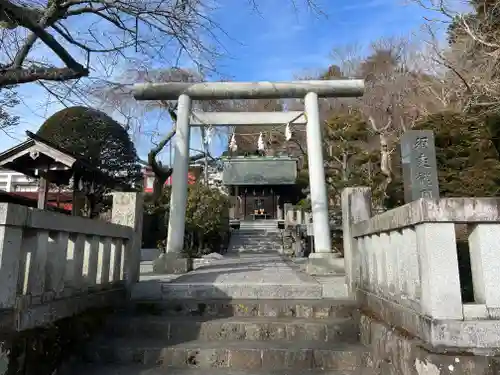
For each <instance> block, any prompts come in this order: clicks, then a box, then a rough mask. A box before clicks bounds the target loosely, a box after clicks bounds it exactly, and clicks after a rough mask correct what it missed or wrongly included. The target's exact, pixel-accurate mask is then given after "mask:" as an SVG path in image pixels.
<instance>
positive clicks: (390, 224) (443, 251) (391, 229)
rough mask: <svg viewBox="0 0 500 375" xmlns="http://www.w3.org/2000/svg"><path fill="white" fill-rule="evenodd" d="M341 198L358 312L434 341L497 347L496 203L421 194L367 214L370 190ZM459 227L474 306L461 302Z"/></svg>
mask: <svg viewBox="0 0 500 375" xmlns="http://www.w3.org/2000/svg"><path fill="white" fill-rule="evenodd" d="M342 198H343V210H344V211H345V212H343V216H344V217H343V221H344V255H345V263H346V270H347V273H348V283H349V284H350V285H349V286H350V290H351V293H352V295H354V296H355V297H356V298H357V299H358V300H359V302H360V304H361V306H362V308H363V309H366V310H370V311H373V312H375V313H376V315H379V317H380V318H382V319H383V320H384V321H386V322H387V323H389V324H390V325H393V326H397V327H401V328H403V329H404V330H406V331H407V332H410V333H411V334H414V335H416V336H418V337H420V338H422V339H424V340H425V341H428V342H430V343H431V344H433V345H446V346H454V347H467V348H477V347H482V348H490V347H499V346H500V331H499V330H498V329H494V326H498V323H500V321H498V320H497V319H499V317H500V288H499V287H498V285H499V284H500V273H499V272H498V270H499V269H500V200H498V199H494V198H444V199H437V200H432V199H419V200H417V201H414V202H411V203H409V204H406V205H404V206H401V207H398V208H395V209H392V210H390V211H386V212H384V213H381V214H379V215H376V216H373V217H370V216H371V215H370V203H371V202H370V193H369V189H368V188H348V189H346V190H345V191H344V192H343V197H342ZM456 224H466V225H467V226H468V230H467V231H466V237H467V236H468V238H467V239H466V240H467V241H468V247H469V252H470V271H471V274H472V284H473V289H474V302H473V303H463V301H462V293H461V280H460V275H459V257H458V255H457V254H458V250H457V233H456V228H457V226H456ZM462 282H464V280H462Z"/></svg>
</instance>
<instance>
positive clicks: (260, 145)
mask: <svg viewBox="0 0 500 375" xmlns="http://www.w3.org/2000/svg"><path fill="white" fill-rule="evenodd" d="M257 148H258V149H259V151H264V148H265V147H264V138H263V136H262V133H260V135H259V140H258V141H257Z"/></svg>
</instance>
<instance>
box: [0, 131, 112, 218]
mask: <svg viewBox="0 0 500 375" xmlns="http://www.w3.org/2000/svg"><path fill="white" fill-rule="evenodd" d="M26 134H27V136H28V140H26V141H24V142H22V143H20V144H18V145H17V146H14V147H12V148H10V149H8V150H6V151H4V152H2V153H0V168H4V169H9V170H12V171H16V172H20V173H22V174H24V175H26V176H28V177H32V178H35V179H38V181H39V185H38V186H39V188H38V194H37V195H38V196H37V202H38V203H37V207H38V208H40V209H46V208H47V203H48V194H49V185H50V184H54V185H56V186H64V187H70V189H71V192H72V194H73V199H72V203H73V205H72V208H73V214H74V215H80V211H81V209H82V207H83V206H84V205H85V198H86V197H88V196H89V195H92V194H96V193H98V192H99V190H100V189H102V187H103V186H104V187H107V188H113V189H117V188H120V187H119V186H117V183H116V182H115V180H114V179H113V178H112V177H110V176H108V175H106V174H105V173H103V172H101V171H100V170H99V169H97V168H95V167H94V166H92V165H91V164H90V163H89V162H88V161H87V160H86V159H85V158H84V157H82V156H80V155H75V154H73V153H71V152H70V151H68V150H65V149H63V148H61V147H59V146H57V145H55V144H54V143H52V142H50V141H48V140H46V139H43V138H42V137H40V136H38V135H36V134H33V133H32V132H29V131H27V132H26Z"/></svg>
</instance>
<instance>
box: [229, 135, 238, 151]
mask: <svg viewBox="0 0 500 375" xmlns="http://www.w3.org/2000/svg"><path fill="white" fill-rule="evenodd" d="M229 148H230V149H231V151H232V152H236V151H238V145H237V144H236V138H235V136H234V133H233V135H232V137H231V141H230V142H229Z"/></svg>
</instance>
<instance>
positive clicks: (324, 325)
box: [104, 316, 359, 343]
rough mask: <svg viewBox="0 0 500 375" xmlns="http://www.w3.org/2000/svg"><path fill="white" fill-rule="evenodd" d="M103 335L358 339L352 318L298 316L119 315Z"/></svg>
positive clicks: (185, 338) (186, 338)
mask: <svg viewBox="0 0 500 375" xmlns="http://www.w3.org/2000/svg"><path fill="white" fill-rule="evenodd" d="M104 334H106V335H112V336H113V337H121V338H127V337H128V338H143V339H146V338H150V339H158V340H160V339H164V340H170V341H174V342H182V341H190V340H199V341H220V340H225V341H234V340H239V341H241V340H247V341H313V340H314V341H318V342H332V343H333V342H344V343H355V342H357V341H358V335H359V325H358V323H357V322H356V321H355V320H354V319H352V318H337V319H321V320H314V319H300V318H280V319H279V320H278V319H276V318H272V317H227V318H210V317H169V318H167V317H164V316H148V317H144V316H133V317H131V316H121V317H115V318H113V319H110V320H109V321H108V324H107V326H106V329H105V331H104Z"/></svg>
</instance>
